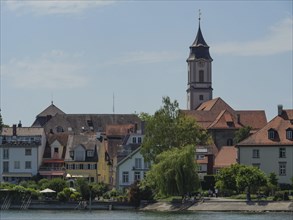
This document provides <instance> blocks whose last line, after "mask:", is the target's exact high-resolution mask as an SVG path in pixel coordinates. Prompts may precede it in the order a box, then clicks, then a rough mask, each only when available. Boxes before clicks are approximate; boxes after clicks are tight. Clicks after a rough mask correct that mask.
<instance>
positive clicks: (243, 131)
mask: <svg viewBox="0 0 293 220" xmlns="http://www.w3.org/2000/svg"><path fill="white" fill-rule="evenodd" d="M251 129H252V128H251V127H250V126H245V127H242V128H240V129H239V130H238V131H236V132H235V136H234V141H235V143H239V142H241V141H243V140H244V139H246V138H248V137H249V135H250V130H251Z"/></svg>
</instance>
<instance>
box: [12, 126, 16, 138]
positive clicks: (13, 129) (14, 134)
mask: <svg viewBox="0 0 293 220" xmlns="http://www.w3.org/2000/svg"><path fill="white" fill-rule="evenodd" d="M12 135H13V136H16V124H14V125H13V126H12Z"/></svg>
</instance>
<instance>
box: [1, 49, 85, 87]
mask: <svg viewBox="0 0 293 220" xmlns="http://www.w3.org/2000/svg"><path fill="white" fill-rule="evenodd" d="M82 69H83V67H82V65H81V64H79V63H78V62H77V61H76V60H75V59H74V56H70V55H69V54H66V53H64V52H63V51H60V50H52V51H51V52H49V53H46V54H43V55H42V56H40V57H39V58H36V59H32V58H24V59H19V60H17V59H13V60H10V61H9V62H8V63H7V64H4V65H2V66H1V74H2V75H3V77H5V78H7V82H8V83H11V84H12V85H13V86H14V87H16V88H31V89H35V88H36V89H46V88H47V89H70V88H77V87H83V86H85V85H86V84H87V79H86V78H85V76H84V75H81V71H82Z"/></svg>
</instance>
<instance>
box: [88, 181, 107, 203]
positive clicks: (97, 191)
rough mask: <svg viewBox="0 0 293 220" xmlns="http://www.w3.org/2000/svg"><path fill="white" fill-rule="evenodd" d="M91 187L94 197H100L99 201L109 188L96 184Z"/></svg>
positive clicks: (102, 184)
mask: <svg viewBox="0 0 293 220" xmlns="http://www.w3.org/2000/svg"><path fill="white" fill-rule="evenodd" d="M91 186H92V193H93V195H94V196H95V197H98V199H99V198H100V197H101V196H103V194H105V193H106V192H107V191H108V187H107V185H106V184H104V183H94V184H91Z"/></svg>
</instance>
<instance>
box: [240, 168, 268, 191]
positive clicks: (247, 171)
mask: <svg viewBox="0 0 293 220" xmlns="http://www.w3.org/2000/svg"><path fill="white" fill-rule="evenodd" d="M236 185H237V187H238V188H239V189H240V191H244V190H247V192H248V193H250V192H251V191H257V190H258V189H259V188H260V187H261V186H266V185H267V177H266V175H265V174H264V173H263V172H262V171H261V170H260V169H258V168H257V167H253V166H243V165H242V166H241V167H240V169H239V171H238V174H237V176H236Z"/></svg>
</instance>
